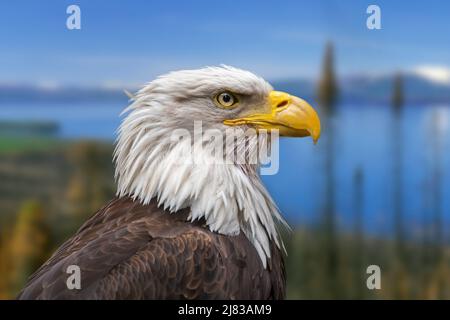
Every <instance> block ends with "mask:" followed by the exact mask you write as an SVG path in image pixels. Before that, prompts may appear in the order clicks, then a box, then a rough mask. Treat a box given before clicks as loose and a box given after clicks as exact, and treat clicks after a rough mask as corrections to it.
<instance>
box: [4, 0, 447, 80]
mask: <svg viewBox="0 0 450 320" xmlns="http://www.w3.org/2000/svg"><path fill="white" fill-rule="evenodd" d="M70 4H77V5H79V6H80V7H81V12H82V29H81V30H74V31H70V30H67V28H66V18H67V14H66V8H67V6H68V5H70ZM369 4H377V5H379V6H380V7H381V12H382V30H372V31H371V30H368V29H367V28H366V18H367V14H366V8H367V6H368V5H369ZM449 13H450V2H448V1H438V0H434V1H433V0H432V1H415V2H411V3H409V2H407V1H362V0H361V1H338V0H335V1H332V0H329V1H317V0H316V1H298V0H297V1H256V0H254V1H253V0H252V1H224V0H222V1H215V0H209V1H204V0H202V1H200V0H199V1H195V0H193V1H174V0H172V1H137V0H129V1H124V0H123V1H118V0H116V1H114V0H110V1H100V0H89V1H87V0H86V1H75V0H74V1H62V0H53V1H50V0H43V1H39V2H38V1H22V0H18V1H2V2H1V4H0V70H1V72H0V82H2V83H4V82H7V83H10V82H13V83H24V82H25V83H41V84H49V85H51V84H57V83H65V84H82V85H91V84H92V85H94V84H95V85H98V84H103V85H116V84H117V85H121V84H139V83H143V82H147V81H149V80H151V79H152V78H153V77H155V76H156V75H158V74H160V73H163V72H166V71H169V70H174V69H180V68H196V67H201V66H204V65H216V64H220V63H225V64H230V65H234V66H238V67H243V68H247V69H250V70H252V71H254V72H256V73H259V74H261V75H262V76H264V77H266V78H269V79H280V78H292V77H316V76H317V74H318V72H319V70H320V63H321V59H322V53H323V47H324V44H325V42H326V40H327V39H331V40H333V41H334V42H335V44H336V54H337V67H338V72H339V73H340V74H353V73H372V74H376V73H382V72H390V71H394V70H399V69H400V70H406V69H411V68H414V67H416V66H420V65H439V66H447V67H448V66H450V22H449Z"/></svg>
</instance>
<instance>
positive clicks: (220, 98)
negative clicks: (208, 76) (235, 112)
mask: <svg viewBox="0 0 450 320" xmlns="http://www.w3.org/2000/svg"><path fill="white" fill-rule="evenodd" d="M216 101H217V103H219V104H220V105H221V106H222V107H224V108H231V107H232V106H233V105H234V104H236V103H237V99H236V98H235V96H233V95H232V94H231V93H229V92H222V93H219V94H218V95H217V96H216Z"/></svg>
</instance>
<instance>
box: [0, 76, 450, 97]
mask: <svg viewBox="0 0 450 320" xmlns="http://www.w3.org/2000/svg"><path fill="white" fill-rule="evenodd" d="M393 78H394V77H393V75H385V76H376V77H374V76H366V75H355V76H348V77H343V78H341V79H339V93H340V100H341V101H346V102H349V101H352V102H373V103H389V102H390V99H391V95H392V88H393ZM403 79H404V93H405V100H406V102H408V103H450V83H443V82H437V81H433V80H432V79H430V78H428V77H426V76H421V75H419V74H415V73H408V74H405V75H404V76H403ZM272 84H273V86H274V87H275V88H276V89H278V90H283V91H287V92H291V93H293V94H296V95H299V96H301V97H304V98H305V99H309V100H313V99H314V98H315V96H316V83H315V82H314V81H312V80H310V79H301V78H298V79H285V80H276V81H272ZM123 89H128V90H129V91H130V92H134V91H136V88H123ZM123 89H121V88H102V87H98V88H95V87H74V86H72V87H64V86H63V87H55V88H43V87H39V86H32V85H2V84H0V103H2V102H8V101H55V102H63V101H73V102H77V101H98V100H102V101H105V100H118V99H120V100H124V101H126V100H127V99H128V98H127V96H126V95H125V93H124V91H123Z"/></svg>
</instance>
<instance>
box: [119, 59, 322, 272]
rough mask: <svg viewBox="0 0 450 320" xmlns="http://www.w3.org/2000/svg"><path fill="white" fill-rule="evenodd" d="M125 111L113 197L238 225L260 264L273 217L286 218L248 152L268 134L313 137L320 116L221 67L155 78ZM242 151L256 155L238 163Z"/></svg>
mask: <svg viewBox="0 0 450 320" xmlns="http://www.w3.org/2000/svg"><path fill="white" fill-rule="evenodd" d="M124 113H125V114H126V117H125V118H124V120H123V122H122V124H121V126H120V128H119V132H118V138H117V144H116V149H115V154H114V159H115V163H116V180H117V184H118V191H117V193H118V196H131V197H132V198H133V199H136V200H138V201H140V202H142V203H143V204H147V203H149V202H150V201H152V200H153V199H156V201H157V202H158V205H160V206H163V207H164V209H167V210H168V211H169V212H172V213H174V212H177V211H178V210H180V209H183V208H187V207H189V208H190V215H189V219H190V220H191V221H193V220H196V219H200V218H203V219H205V222H206V225H207V226H208V227H209V229H210V230H211V231H213V232H219V233H223V234H227V235H236V234H238V233H239V232H244V233H245V235H246V236H247V237H248V238H249V240H250V241H251V242H252V243H253V244H254V246H255V248H256V249H257V251H258V253H259V255H260V257H261V259H262V261H263V263H265V261H266V259H267V258H268V257H270V249H269V242H270V241H275V243H276V244H277V245H278V246H282V242H281V239H280V238H279V234H278V232H277V222H282V223H284V220H283V219H282V217H281V215H280V213H279V211H278V209H277V207H276V205H275V204H274V202H273V200H272V199H271V197H270V195H269V193H268V192H267V190H266V189H265V187H264V186H263V184H262V182H261V180H260V178H259V175H258V172H257V169H258V167H259V164H260V160H258V159H259V157H258V156H257V155H256V156H255V154H257V153H258V150H260V147H261V146H262V145H268V146H269V148H270V144H271V141H272V139H273V136H272V135H269V134H268V133H273V132H276V133H277V134H279V135H281V136H293V137H305V136H311V137H312V139H313V140H314V142H316V141H317V140H318V138H319V136H320V121H319V117H318V115H317V113H316V112H315V110H314V109H313V108H312V107H311V106H310V105H309V104H308V103H307V102H305V101H304V100H302V99H300V98H298V97H295V96H292V95H289V94H287V93H284V92H280V91H274V90H273V88H272V86H271V85H270V84H269V83H268V82H266V81H265V80H264V79H262V78H261V77H258V76H256V75H255V74H253V73H251V72H248V71H244V70H241V69H237V68H233V67H229V66H221V67H207V68H202V69H197V70H182V71H175V72H171V73H168V74H166V75H162V76H160V77H158V78H157V79H155V80H153V81H152V82H150V83H148V84H147V85H146V86H144V87H143V88H142V89H140V90H139V91H138V92H137V93H136V94H135V95H134V96H132V98H131V104H130V106H129V107H128V108H127V109H125V111H124ZM199 126H200V129H199ZM199 132H200V136H199ZM205 134H206V137H205ZM230 135H231V136H232V137H233V138H232V139H227V137H228V136H230ZM198 136H199V137H198ZM211 146H214V147H213V148H207V147H211ZM205 147H206V148H205ZM211 150H213V151H214V152H212V151H211ZM243 154H244V155H247V156H246V157H244V158H245V159H257V160H256V161H255V162H254V163H247V162H245V161H244V163H242V162H241V161H238V160H237V159H241V160H242V157H239V155H243ZM230 155H232V156H231V161H229V160H230ZM186 159H190V160H189V161H187V160H186ZM193 159H194V160H195V161H192V160H193ZM224 159H226V160H227V161H223V160H224Z"/></svg>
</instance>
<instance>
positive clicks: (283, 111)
mask: <svg viewBox="0 0 450 320" xmlns="http://www.w3.org/2000/svg"><path fill="white" fill-rule="evenodd" d="M268 103H269V108H270V113H256V114H251V115H248V116H245V117H243V118H237V119H228V120H225V121H224V122H223V123H224V124H226V125H229V126H238V125H244V124H245V125H250V126H252V127H254V128H255V129H257V130H260V129H266V130H268V131H269V130H273V129H277V130H279V132H280V136H287V137H307V136H311V137H312V138H313V141H314V143H316V142H317V140H318V139H319V137H320V119H319V116H318V115H317V112H316V111H315V110H314V109H313V108H312V107H311V106H310V105H309V104H308V103H307V102H306V101H305V100H303V99H300V98H297V97H295V96H291V95H290V94H287V93H285V92H281V91H271V92H270V94H269V97H268Z"/></svg>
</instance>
